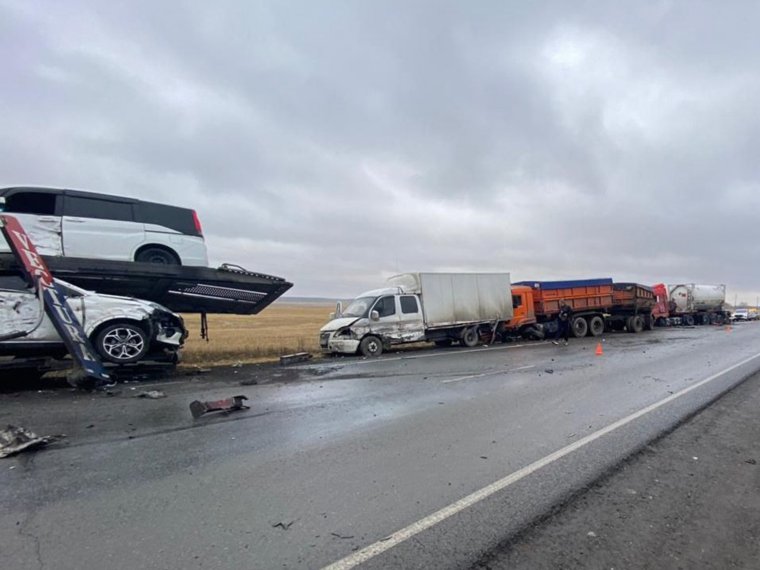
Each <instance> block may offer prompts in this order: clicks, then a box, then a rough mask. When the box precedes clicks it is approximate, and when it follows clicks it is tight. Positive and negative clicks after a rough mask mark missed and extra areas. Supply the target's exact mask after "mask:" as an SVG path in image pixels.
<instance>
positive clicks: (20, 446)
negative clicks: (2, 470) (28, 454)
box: [0, 424, 66, 457]
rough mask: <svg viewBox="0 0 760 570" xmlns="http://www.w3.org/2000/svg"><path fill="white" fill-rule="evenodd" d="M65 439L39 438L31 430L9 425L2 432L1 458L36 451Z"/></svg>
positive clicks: (0, 431)
mask: <svg viewBox="0 0 760 570" xmlns="http://www.w3.org/2000/svg"><path fill="white" fill-rule="evenodd" d="M63 437H66V436H64V435H43V436H38V435H37V434H36V433H34V432H33V431H31V430H28V429H25V428H22V427H19V426H14V425H10V424H8V426H7V427H6V428H5V429H4V430H0V457H10V456H11V455H16V454H17V453H21V452H24V451H34V450H35V449H38V448H40V447H43V446H45V445H47V444H48V443H53V442H55V441H58V440H59V439H61V438H63Z"/></svg>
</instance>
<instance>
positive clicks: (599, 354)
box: [595, 342, 604, 356]
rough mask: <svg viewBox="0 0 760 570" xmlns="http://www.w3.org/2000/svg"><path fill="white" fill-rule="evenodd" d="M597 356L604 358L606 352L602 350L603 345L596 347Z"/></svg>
mask: <svg viewBox="0 0 760 570" xmlns="http://www.w3.org/2000/svg"><path fill="white" fill-rule="evenodd" d="M595 354H596V355H597V356H602V355H603V354H604V350H603V349H602V343H601V342H600V343H599V344H597V345H596V353H595Z"/></svg>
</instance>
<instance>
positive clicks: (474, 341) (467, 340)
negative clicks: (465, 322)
mask: <svg viewBox="0 0 760 570" xmlns="http://www.w3.org/2000/svg"><path fill="white" fill-rule="evenodd" d="M461 340H462V344H463V345H464V346H466V347H468V348H472V347H473V346H478V342H480V335H479V334H478V327H470V328H467V329H464V331H463V332H462V339H461Z"/></svg>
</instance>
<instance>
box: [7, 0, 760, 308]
mask: <svg viewBox="0 0 760 570" xmlns="http://www.w3.org/2000/svg"><path fill="white" fill-rule="evenodd" d="M758 15H759V14H758V8H757V6H756V5H755V4H754V3H749V2H748V3H742V2H735V3H724V4H720V5H718V4H717V3H709V2H647V3H641V2H628V3H610V2H584V3H566V2H544V3H524V2H478V3H462V2H432V1H431V2H388V1H385V2H353V1H351V2H349V1H344V2H338V1H334V2H280V1H278V2H274V1H273V2H244V1H240V2H232V1H230V2H222V3H214V4H213V5H212V4H209V3H203V2H160V3H156V2H125V3H96V2H81V3H76V2H67V3H65V5H64V4H62V3H61V4H52V3H48V4H45V5H44V6H43V5H42V4H33V3H27V2H9V1H2V0H0V55H2V64H1V65H2V66H3V68H2V71H3V77H4V89H3V91H2V94H0V111H1V112H2V117H3V119H2V126H3V132H4V136H3V137H2V141H1V142H0V173H2V174H0V183H3V184H16V183H29V184H44V185H51V186H58V185H60V186H69V187H84V188H89V189H94V190H99V191H104V192H110V193H115V194H129V195H135V196H138V197H145V198H152V199H160V200H164V201H169V202H175V203H179V204H183V205H189V206H193V207H196V208H197V209H198V210H199V211H200V213H201V215H202V218H203V220H204V223H205V226H206V233H207V238H208V239H207V241H208V244H209V248H210V250H211V253H212V257H213V258H215V260H216V261H223V260H224V261H233V262H237V263H240V264H243V265H247V266H249V267H251V268H253V269H256V270H259V271H265V272H271V273H275V274H282V275H284V276H286V277H288V278H289V279H291V280H293V281H294V282H295V283H296V286H297V287H296V289H295V290H294V292H295V293H298V294H302V295H308V294H323V295H331V294H334V295H351V294H352V293H355V292H357V291H358V290H359V289H362V288H366V287H371V286H374V285H376V284H377V281H379V280H380V279H382V277H383V276H385V275H387V274H390V273H393V272H396V271H397V270H398V271H405V270H436V269H441V270H442V269H461V270H502V269H506V270H510V271H512V273H513V275H514V277H516V278H552V277H557V278H565V277H585V276H603V275H611V276H614V277H618V278H621V279H637V280H642V281H644V282H654V281H680V280H696V281H703V282H725V283H728V284H729V286H730V287H731V288H732V290H737V291H740V292H742V293H743V294H744V295H745V296H747V297H748V299H747V300H750V299H749V297H754V295H755V291H756V290H760V286H758V284H757V283H758V279H759V278H760V270H758V269H755V268H754V267H753V266H752V264H749V263H746V262H745V259H746V258H747V256H753V255H754V254H755V253H757V251H756V250H757V249H758V247H760V246H757V245H755V241H756V240H755V232H754V227H756V222H755V220H756V218H757V212H758V211H759V210H760V193H758V190H759V189H758V166H757V160H756V158H755V152H756V148H755V142H756V141H757V140H758V136H757V135H758V133H759V131H760V113H759V112H758V111H760V109H758V107H760V104H758V101H760V97H758V96H759V95H760V73H759V71H760V70H758V63H757V58H756V54H757V53H758V47H760V46H758V39H757V34H756V33H755V30H754V26H753V23H754V22H755V21H756V20H757V16H758Z"/></svg>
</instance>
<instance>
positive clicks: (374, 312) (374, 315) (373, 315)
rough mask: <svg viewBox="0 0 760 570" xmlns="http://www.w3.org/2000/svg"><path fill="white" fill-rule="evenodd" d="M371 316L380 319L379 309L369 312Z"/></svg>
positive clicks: (375, 319) (376, 319)
mask: <svg viewBox="0 0 760 570" xmlns="http://www.w3.org/2000/svg"><path fill="white" fill-rule="evenodd" d="M369 318H370V320H373V321H379V320H380V313H378V312H377V311H372V312H371V313H370V314H369Z"/></svg>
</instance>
